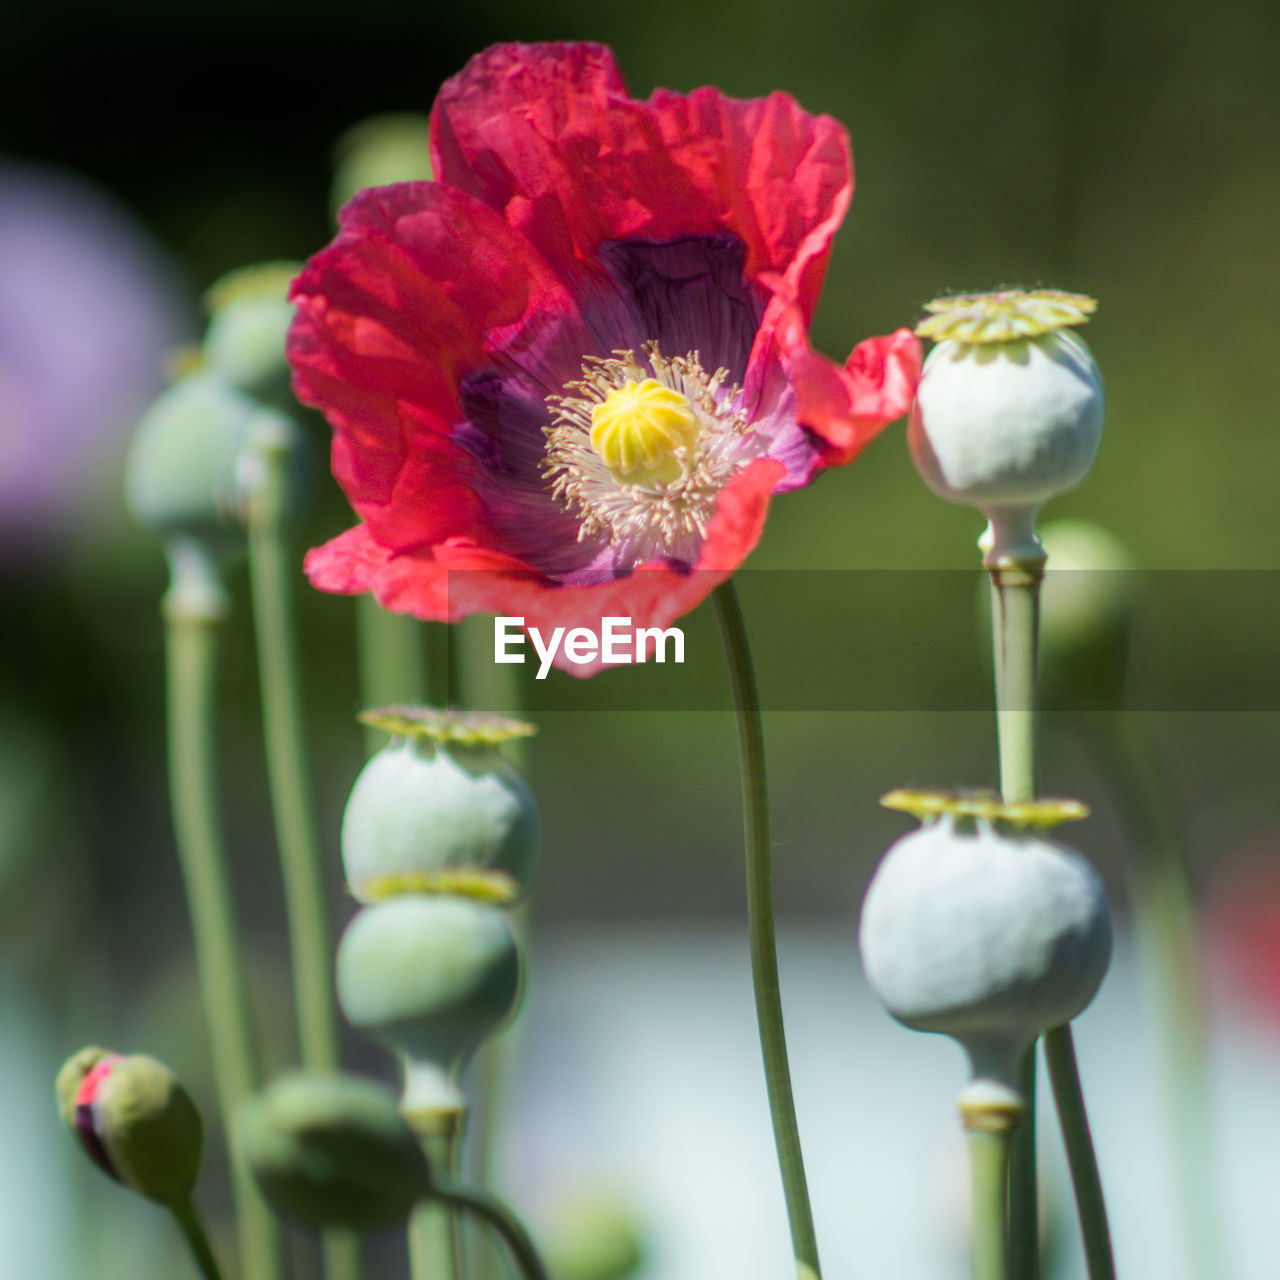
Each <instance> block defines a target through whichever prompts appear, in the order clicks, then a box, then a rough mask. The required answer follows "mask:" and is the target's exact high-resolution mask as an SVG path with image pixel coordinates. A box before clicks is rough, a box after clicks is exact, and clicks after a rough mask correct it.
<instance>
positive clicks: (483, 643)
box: [453, 616, 532, 1280]
mask: <svg viewBox="0 0 1280 1280" xmlns="http://www.w3.org/2000/svg"><path fill="white" fill-rule="evenodd" d="M453 639H454V671H455V673H456V677H457V680H456V684H457V691H458V704H459V705H460V706H463V707H479V708H483V709H484V710H486V711H497V712H501V713H502V714H503V715H508V716H516V717H519V716H521V715H522V714H523V712H524V684H523V681H522V680H521V675H522V674H523V671H524V668H523V667H519V666H515V665H508V664H499V663H496V662H494V660H493V621H492V619H490V618H488V617H480V616H473V617H470V618H466V619H464V620H463V621H462V622H461V623H459V624H458V625H457V626H456V627H454V628H453ZM503 754H504V755H505V756H506V757H507V758H508V759H509V760H510V761H511V762H512V764H514V765H515V766H516V767H517V768H524V767H525V765H526V764H527V757H528V740H527V739H525V738H517V739H516V740H515V741H514V742H510V743H507V744H505V745H504V747H503ZM530 910H531V903H530V901H529V900H528V899H526V900H525V901H524V902H523V903H521V905H520V906H518V907H517V908H516V909H515V910H514V911H512V912H511V914H510V915H509V917H508V923H509V924H510V926H511V932H512V934H513V936H514V937H515V940H516V944H517V945H518V946H519V948H520V981H521V983H525V982H527V981H528V975H529V966H530V963H531V960H532V944H531V939H530V935H529V915H530ZM523 1005H524V1002H523V1001H521V1002H520V1004H519V1005H518V1006H517V1008H518V1010H522V1009H523ZM525 1025H526V1023H525V1019H524V1017H523V1016H522V1013H521V1012H517V1014H516V1016H515V1018H514V1019H513V1020H512V1021H511V1022H510V1023H508V1024H507V1026H506V1027H504V1028H503V1030H502V1032H501V1033H500V1034H499V1035H496V1036H494V1037H492V1038H491V1039H489V1040H486V1041H485V1042H484V1044H482V1045H481V1046H480V1049H479V1051H478V1052H477V1053H476V1058H475V1065H474V1066H473V1067H472V1069H471V1088H470V1109H469V1115H468V1120H467V1148H468V1150H467V1162H466V1167H467V1178H468V1181H469V1182H472V1183H474V1184H475V1185H476V1186H479V1187H483V1188H486V1189H487V1188H489V1187H490V1185H491V1179H492V1171H493V1166H494V1163H495V1159H496V1156H497V1148H498V1142H499V1139H500V1137H501V1135H502V1132H503V1126H504V1121H505V1118H506V1112H507V1109H508V1106H509V1104H510V1086H511V1082H512V1081H513V1080H514V1079H515V1078H516V1075H517V1071H518V1066H519V1062H520V1058H521V1054H522V1052H523V1047H524V1028H525ZM472 1257H473V1260H474V1261H475V1263H476V1272H477V1274H478V1275H479V1276H480V1277H481V1280H495V1277H496V1276H497V1275H498V1274H500V1272H499V1271H498V1270H497V1268H500V1267H501V1266H502V1265H503V1259H502V1257H501V1255H500V1253H499V1251H498V1250H497V1249H485V1250H481V1251H473V1254H472Z"/></svg>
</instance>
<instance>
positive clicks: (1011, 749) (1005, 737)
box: [991, 565, 1043, 1280]
mask: <svg viewBox="0 0 1280 1280" xmlns="http://www.w3.org/2000/svg"><path fill="white" fill-rule="evenodd" d="M1042 575H1043V566H1042V565H1030V566H1027V567H1025V568H1007V567H1003V566H1001V567H996V568H993V569H992V570H991V617H992V648H993V652H994V657H995V678H996V732H997V736H998V739H999V744H1000V794H1001V797H1002V798H1003V799H1004V801H1005V802H1006V803H1008V804H1021V803H1023V802H1024V801H1027V800H1034V799H1035V796H1036V731H1037V727H1038V724H1037V721H1038V708H1037V696H1036V694H1037V650H1038V642H1039V630H1040V582H1041V577H1042ZM1019 1086H1020V1088H1021V1091H1022V1094H1023V1097H1024V1099H1025V1101H1026V1111H1025V1112H1024V1113H1023V1121H1022V1124H1021V1125H1019V1127H1018V1129H1017V1131H1016V1133H1015V1134H1014V1136H1013V1139H1012V1154H1011V1162H1010V1171H1009V1268H1010V1273H1011V1275H1012V1276H1013V1277H1014V1280H1035V1277H1037V1276H1038V1275H1039V1274H1040V1189H1039V1177H1038V1170H1037V1156H1036V1050H1035V1045H1034V1044H1032V1045H1031V1046H1030V1048H1028V1050H1027V1053H1026V1057H1025V1058H1024V1060H1023V1063H1022V1069H1021V1072H1020V1078H1019Z"/></svg>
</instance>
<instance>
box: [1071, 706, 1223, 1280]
mask: <svg viewBox="0 0 1280 1280" xmlns="http://www.w3.org/2000/svg"><path fill="white" fill-rule="evenodd" d="M1084 724H1085V729H1086V732H1087V734H1088V737H1089V741H1090V745H1091V746H1092V748H1093V750H1094V751H1095V752H1096V754H1097V755H1098V757H1099V759H1100V760H1101V761H1102V762H1103V765H1104V768H1105V772H1106V776H1107V778H1108V780H1109V781H1110V782H1111V785H1112V786H1113V787H1114V789H1115V793H1116V798H1117V799H1118V801H1119V802H1120V809H1121V814H1122V816H1123V818H1124V821H1125V823H1126V825H1127V826H1128V828H1129V831H1130V847H1131V849H1132V857H1131V858H1130V859H1128V860H1127V863H1126V865H1127V866H1128V869H1129V876H1130V895H1131V898H1132V901H1133V909H1134V924H1135V931H1136V933H1137V935H1138V941H1139V944H1140V947H1141V950H1142V953H1143V960H1144V967H1145V969H1146V971H1147V973H1146V977H1147V981H1148V982H1149V983H1150V985H1151V988H1152V991H1153V995H1154V1004H1155V1006H1156V1009H1157V1033H1158V1035H1159V1037H1160V1040H1161V1041H1162V1045H1161V1047H1162V1049H1163V1052H1162V1054H1161V1058H1162V1060H1163V1065H1164V1068H1165V1076H1166V1087H1165V1095H1166V1103H1167V1105H1168V1108H1169V1123H1170V1129H1171V1132H1172V1134H1173V1139H1174V1160H1175V1172H1176V1175H1177V1181H1178V1192H1179V1197H1180V1200H1181V1208H1182V1218H1183V1221H1184V1223H1185V1224H1186V1228H1185V1229H1186V1235H1187V1246H1188V1249H1189V1253H1190V1257H1191V1259H1192V1263H1193V1267H1194V1274H1195V1275H1196V1276H1198V1277H1199V1278H1200V1280H1216V1277H1218V1276H1221V1275H1223V1274H1225V1272H1226V1270H1227V1268H1226V1266H1225V1265H1224V1264H1223V1262H1222V1257H1223V1252H1224V1250H1223V1246H1222V1229H1221V1222H1220V1217H1219V1209H1218V1205H1217V1203H1216V1194H1215V1187H1214V1184H1213V1177H1212V1171H1213V1160H1212V1147H1213V1142H1212V1137H1211V1125H1210V1119H1209V1079H1208V1076H1209V1064H1208V1060H1207V1058H1208V1055H1207V1052H1206V1042H1207V1034H1206V1028H1205V1023H1206V1016H1205V1005H1204V991H1203V987H1202V983H1201V976H1200V965H1199V955H1198V946H1197V940H1196V937H1197V935H1196V912H1195V895H1194V893H1193V891H1192V887H1191V874H1190V863H1191V858H1190V853H1189V851H1188V849H1187V841H1186V835H1185V833H1184V831H1183V829H1182V827H1181V825H1180V823H1179V822H1178V820H1177V818H1176V816H1175V805H1174V803H1173V797H1172V796H1171V795H1170V794H1169V785H1168V781H1167V780H1166V779H1165V778H1164V777H1163V775H1162V773H1161V771H1160V769H1159V766H1158V762H1157V760H1156V757H1155V752H1154V751H1153V749H1152V743H1151V740H1150V738H1149V736H1148V735H1147V734H1146V733H1145V732H1144V731H1143V728H1142V725H1141V723H1140V721H1139V720H1138V719H1137V718H1136V717H1135V716H1132V715H1129V716H1124V715H1121V714H1119V713H1116V712H1104V713H1099V714H1097V715H1090V716H1088V717H1086V719H1085V721H1084Z"/></svg>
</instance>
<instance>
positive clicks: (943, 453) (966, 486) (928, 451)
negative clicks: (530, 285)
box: [908, 290, 1104, 565]
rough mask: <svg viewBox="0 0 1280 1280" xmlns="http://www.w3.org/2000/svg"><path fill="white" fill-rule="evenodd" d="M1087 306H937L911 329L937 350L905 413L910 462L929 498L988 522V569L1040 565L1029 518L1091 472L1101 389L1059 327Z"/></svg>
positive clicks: (1076, 299) (1083, 349) (1019, 297)
mask: <svg viewBox="0 0 1280 1280" xmlns="http://www.w3.org/2000/svg"><path fill="white" fill-rule="evenodd" d="M1094 306H1095V304H1094V302H1093V300H1092V299H1090V298H1084V297H1081V296H1080V295H1076V294H1063V293H1057V292H1054V291H1051V290H1041V291H1038V292H1035V293H1019V292H1016V291H1006V292H1001V293H993V294H985V295H978V296H965V297H958V298H944V299H939V300H938V301H937V302H934V303H931V304H930V310H931V311H933V312H934V313H935V314H934V315H932V316H931V317H930V318H929V319H928V320H926V321H925V322H924V323H923V324H921V325H920V326H919V327H918V329H917V332H918V333H920V334H922V335H923V336H926V337H932V338H935V339H938V345H937V346H935V347H934V349H933V350H932V351H931V352H930V353H929V356H928V358H927V359H926V360H925V363H924V370H923V373H922V375H921V379H920V386H919V389H918V391H917V393H916V400H915V404H914V405H913V406H912V410H911V419H910V425H909V428H908V439H909V441H910V444H911V454H912V457H913V459H914V460H915V464H916V468H917V470H919V472H920V474H921V476H922V477H923V479H924V481H925V483H926V484H927V485H928V486H929V487H930V488H931V489H932V490H933V491H934V492H935V493H937V494H939V495H940V496H941V497H944V498H948V499H950V500H951V501H953V502H963V503H967V504H968V505H970V506H973V507H977V508H978V509H979V510H980V511H981V512H982V513H983V514H984V515H985V516H986V517H987V519H988V521H989V522H990V525H991V528H990V530H989V533H988V541H989V545H986V546H985V547H984V549H985V550H986V551H987V562H988V564H989V565H990V564H995V563H1000V562H1008V561H1017V560H1027V559H1030V560H1037V559H1042V558H1043V555H1042V552H1041V550H1040V546H1039V543H1038V541H1037V539H1036V536H1035V517H1036V513H1037V512H1038V511H1039V509H1040V507H1041V506H1042V505H1043V504H1044V503H1045V502H1046V501H1048V499H1049V498H1051V497H1053V496H1054V495H1055V494H1058V493H1062V492H1064V491H1065V490H1067V489H1070V488H1072V487H1074V486H1075V485H1076V484H1078V483H1079V482H1080V481H1081V480H1082V479H1083V478H1084V476H1085V474H1086V473H1087V472H1088V470H1089V468H1090V467H1091V466H1092V465H1093V460H1094V457H1095V456H1096V454H1097V451H1098V442H1099V440H1100V439H1101V436H1102V420H1103V411H1104V401H1103V393H1102V379H1101V375H1100V374H1099V373H1098V367H1097V365H1096V364H1095V363H1094V360H1093V356H1092V354H1091V353H1090V351H1089V348H1088V346H1087V345H1086V344H1085V342H1084V340H1083V339H1081V338H1080V337H1079V336H1078V335H1077V334H1075V333H1072V332H1067V331H1066V330H1065V329H1063V327H1062V326H1064V325H1072V324H1081V323H1083V322H1084V321H1085V320H1087V319H1088V317H1089V314H1090V313H1091V312H1092V311H1093V309H1094Z"/></svg>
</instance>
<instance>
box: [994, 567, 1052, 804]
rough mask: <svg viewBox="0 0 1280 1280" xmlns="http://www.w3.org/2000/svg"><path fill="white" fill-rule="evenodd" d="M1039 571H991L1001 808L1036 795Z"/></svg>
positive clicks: (1041, 572)
mask: <svg viewBox="0 0 1280 1280" xmlns="http://www.w3.org/2000/svg"><path fill="white" fill-rule="evenodd" d="M1043 573H1044V570H1043V566H1032V567H1028V568H1025V569H1023V568H1018V569H1010V568H996V569H992V571H991V606H992V622H993V628H992V635H993V638H994V649H995V672H996V731H997V734H998V736H999V741H1000V795H1001V797H1002V799H1003V800H1004V801H1005V803H1006V804H1022V803H1024V802H1025V801H1027V800H1034V799H1035V797H1036V730H1037V727H1038V726H1037V721H1038V718H1039V714H1038V708H1037V705H1036V704H1037V696H1036V692H1037V689H1036V686H1037V666H1038V663H1037V653H1036V651H1037V647H1038V643H1039V636H1040V581H1041V578H1042V577H1043Z"/></svg>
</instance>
